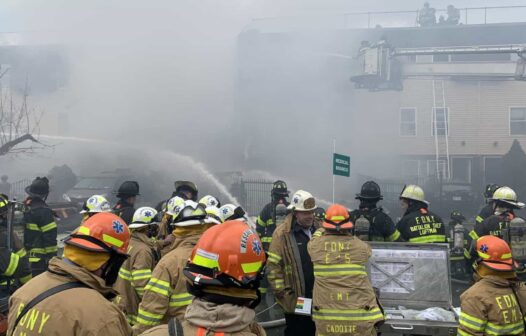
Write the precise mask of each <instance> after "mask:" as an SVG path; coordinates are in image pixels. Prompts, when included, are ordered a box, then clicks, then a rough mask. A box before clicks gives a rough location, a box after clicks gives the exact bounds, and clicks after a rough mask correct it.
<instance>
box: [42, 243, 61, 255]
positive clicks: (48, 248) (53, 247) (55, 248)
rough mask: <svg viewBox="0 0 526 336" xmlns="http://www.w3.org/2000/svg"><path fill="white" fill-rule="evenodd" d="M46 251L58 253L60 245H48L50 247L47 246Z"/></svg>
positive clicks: (47, 252)
mask: <svg viewBox="0 0 526 336" xmlns="http://www.w3.org/2000/svg"><path fill="white" fill-rule="evenodd" d="M45 251H46V254H49V253H56V252H57V251H58V247H57V245H54V246H48V247H46V248H45Z"/></svg>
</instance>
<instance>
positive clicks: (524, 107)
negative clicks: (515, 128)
mask: <svg viewBox="0 0 526 336" xmlns="http://www.w3.org/2000/svg"><path fill="white" fill-rule="evenodd" d="M512 109H526V106H510V107H509V108H508V134H509V135H510V136H525V135H526V133H525V134H511V110H512ZM524 122H525V123H526V119H524Z"/></svg>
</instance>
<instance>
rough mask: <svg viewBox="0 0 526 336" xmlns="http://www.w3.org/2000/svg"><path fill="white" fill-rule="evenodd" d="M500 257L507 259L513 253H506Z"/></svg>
mask: <svg viewBox="0 0 526 336" xmlns="http://www.w3.org/2000/svg"><path fill="white" fill-rule="evenodd" d="M500 259H502V260H506V259H511V253H504V254H503V255H502V256H501V257H500Z"/></svg>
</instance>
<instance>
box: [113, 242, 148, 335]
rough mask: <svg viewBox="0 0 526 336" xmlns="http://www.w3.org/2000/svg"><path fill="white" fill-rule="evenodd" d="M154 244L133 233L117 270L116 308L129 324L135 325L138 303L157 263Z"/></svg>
mask: <svg viewBox="0 0 526 336" xmlns="http://www.w3.org/2000/svg"><path fill="white" fill-rule="evenodd" d="M153 249H154V244H153V242H152V240H151V239H150V238H148V236H147V235H146V234H144V233H142V232H133V233H132V237H131V240H130V247H129V248H128V254H129V255H130V257H129V258H128V259H126V261H125V262H124V264H123V265H122V266H121V269H120V270H119V278H118V279H117V282H116V283H115V287H114V288H115V290H116V291H117V292H119V296H118V297H117V299H116V303H117V306H119V308H120V309H121V310H122V311H123V312H124V313H125V314H126V318H127V319H128V322H129V323H130V324H132V325H133V324H135V322H136V320H137V311H138V309H139V303H140V302H141V299H142V296H143V294H144V288H145V287H146V285H147V284H148V281H150V278H151V277H152V270H153V268H154V267H155V264H156V262H157V260H156V256H155V253H154V250H153Z"/></svg>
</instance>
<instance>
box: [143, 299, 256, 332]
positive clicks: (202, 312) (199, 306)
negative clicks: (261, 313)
mask: <svg viewBox="0 0 526 336" xmlns="http://www.w3.org/2000/svg"><path fill="white" fill-rule="evenodd" d="M254 318H255V312H254V310H253V309H250V308H246V307H241V306H236V305H231V304H222V305H217V304H215V303H211V302H207V301H203V300H200V299H196V300H195V301H194V302H192V304H191V305H190V306H188V309H187V311H186V315H185V319H184V321H183V320H179V321H180V322H181V325H182V327H183V333H184V335H186V336H195V335H198V332H199V329H204V330H206V331H208V333H206V335H209V336H212V335H216V336H219V335H224V336H265V335H266V333H265V330H264V329H263V328H262V327H261V326H259V325H258V324H257V323H256V322H255V321H254ZM141 335H148V336H167V335H168V326H167V325H162V326H158V327H155V328H153V329H150V330H148V331H147V332H145V333H143V334H141ZM203 335H204V333H203Z"/></svg>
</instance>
